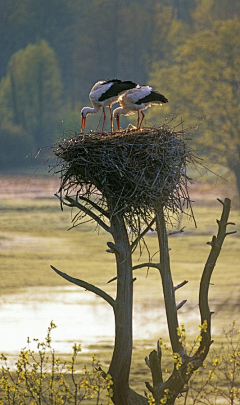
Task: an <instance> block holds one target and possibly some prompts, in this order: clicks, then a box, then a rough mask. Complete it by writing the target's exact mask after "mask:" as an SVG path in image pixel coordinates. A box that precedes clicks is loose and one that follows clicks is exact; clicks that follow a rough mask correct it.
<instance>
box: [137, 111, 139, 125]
mask: <svg viewBox="0 0 240 405" xmlns="http://www.w3.org/2000/svg"><path fill="white" fill-rule="evenodd" d="M137 129H139V111H138V119H137Z"/></svg>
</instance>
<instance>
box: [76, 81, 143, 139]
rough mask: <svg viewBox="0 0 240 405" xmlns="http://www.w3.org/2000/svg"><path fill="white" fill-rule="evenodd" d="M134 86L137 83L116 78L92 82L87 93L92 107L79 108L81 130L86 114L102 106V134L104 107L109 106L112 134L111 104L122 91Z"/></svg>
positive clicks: (82, 130) (104, 115)
mask: <svg viewBox="0 0 240 405" xmlns="http://www.w3.org/2000/svg"><path fill="white" fill-rule="evenodd" d="M136 86H137V84H136V83H133V82H131V81H121V80H118V79H113V80H107V81H99V82H97V83H96V84H94V86H93V88H92V89H91V91H90V93H89V98H90V101H91V103H92V105H93V107H84V108H83V109H82V110H81V114H82V123H81V132H82V133H84V129H85V123H86V116H87V114H94V113H97V112H98V111H99V110H100V108H102V109H103V124H102V130H101V135H102V133H103V128H104V123H105V119H106V114H105V107H109V110H110V120H111V134H112V129H113V123H112V110H111V106H112V104H114V103H116V102H117V101H118V99H119V97H120V96H121V95H123V94H124V93H126V91H128V90H129V89H132V88H134V87H136Z"/></svg>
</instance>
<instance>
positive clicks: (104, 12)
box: [0, 0, 240, 189]
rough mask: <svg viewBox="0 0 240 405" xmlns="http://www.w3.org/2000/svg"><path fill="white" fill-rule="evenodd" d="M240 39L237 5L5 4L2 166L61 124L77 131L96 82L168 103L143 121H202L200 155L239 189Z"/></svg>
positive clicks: (132, 0) (1, 15) (128, 1)
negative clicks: (157, 95)
mask: <svg viewBox="0 0 240 405" xmlns="http://www.w3.org/2000/svg"><path fill="white" fill-rule="evenodd" d="M239 38H240V3H239V2H236V1H235V0H221V2H219V1H218V0H161V1H160V0H148V1H147V2H146V1H144V0H51V1H48V0H42V1H41V2H39V1H37V0H22V1H21V2H19V1H17V0H12V1H11V2H9V1H8V0H1V1H0V58H1V59H0V60H1V64H0V79H1V82H0V118H1V122H0V168H2V169H9V168H13V167H14V165H15V166H19V165H20V164H23V162H24V158H25V155H26V154H27V153H29V150H30V149H31V148H33V149H34V148H38V147H42V146H44V145H48V144H51V143H52V142H53V140H54V139H56V137H59V133H58V131H59V129H60V128H61V120H64V125H67V126H71V127H73V128H78V127H79V120H80V114H79V111H80V109H81V107H82V106H84V105H87V104H88V103H89V100H88V93H89V90H90V89H91V87H92V85H93V84H94V83H95V82H96V81H97V80H104V79H108V78H120V79H122V80H133V81H135V82H137V83H139V84H150V85H152V86H153V87H154V88H155V89H157V90H159V91H160V92H161V93H163V94H164V95H165V96H166V97H167V98H168V99H169V101H170V102H169V105H168V106H164V110H159V108H157V107H156V108H152V109H151V110H149V112H148V115H147V119H148V124H159V123H160V124H161V123H162V122H163V120H164V119H165V117H166V116H167V114H169V113H172V112H174V111H175V109H176V108H177V112H179V113H180V114H181V116H183V117H184V120H185V122H187V124H193V125H197V124H199V123H200V122H202V120H203V119H204V120H205V124H204V125H201V126H200V130H198V135H197V137H196V139H195V141H196V144H197V146H198V148H200V149H201V150H202V152H203V153H208V154H209V155H210V156H211V157H213V158H214V160H215V161H216V162H218V163H221V164H224V165H226V166H228V167H229V168H230V169H231V170H232V171H233V172H234V174H235V176H236V178H237V181H238V187H239V189H240V179H239V173H240V167H239V161H240V135H239V127H240V126H239V116H240V114H239V113H240V111H239V104H240V103H239V101H240V100H239V99H240V91H239V89H240V73H239V72H240V70H239V65H240V39H239ZM98 120H99V114H98V115H97V116H92V117H91V119H89V128H92V129H94V128H95V127H96V126H97V123H98Z"/></svg>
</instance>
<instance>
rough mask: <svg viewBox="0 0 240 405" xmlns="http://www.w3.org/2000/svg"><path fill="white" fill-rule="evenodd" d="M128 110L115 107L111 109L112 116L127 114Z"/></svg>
mask: <svg viewBox="0 0 240 405" xmlns="http://www.w3.org/2000/svg"><path fill="white" fill-rule="evenodd" d="M129 110H130V109H129V108H123V107H118V108H115V110H114V111H113V116H114V118H117V117H119V116H120V115H125V114H128V113H129Z"/></svg>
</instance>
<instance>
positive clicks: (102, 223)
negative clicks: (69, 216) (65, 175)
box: [65, 195, 111, 233]
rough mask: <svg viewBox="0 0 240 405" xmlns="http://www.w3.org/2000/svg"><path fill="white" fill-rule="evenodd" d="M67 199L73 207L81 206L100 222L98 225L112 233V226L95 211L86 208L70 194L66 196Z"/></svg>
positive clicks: (86, 212)
mask: <svg viewBox="0 0 240 405" xmlns="http://www.w3.org/2000/svg"><path fill="white" fill-rule="evenodd" d="M65 199H66V200H67V201H69V202H70V204H71V206H72V207H76V208H79V209H80V210H81V211H83V212H85V214H87V215H89V217H91V218H92V219H94V220H95V221H96V222H97V223H98V225H100V226H101V227H102V228H103V229H104V230H105V231H107V232H109V233H111V230H110V227H109V226H107V225H106V224H105V223H104V222H103V221H102V220H101V219H100V218H99V217H98V216H97V215H96V214H94V212H92V211H91V210H89V209H88V208H86V207H85V206H84V205H82V204H80V203H79V202H78V201H76V200H74V199H73V198H71V197H69V196H68V195H66V196H65Z"/></svg>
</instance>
